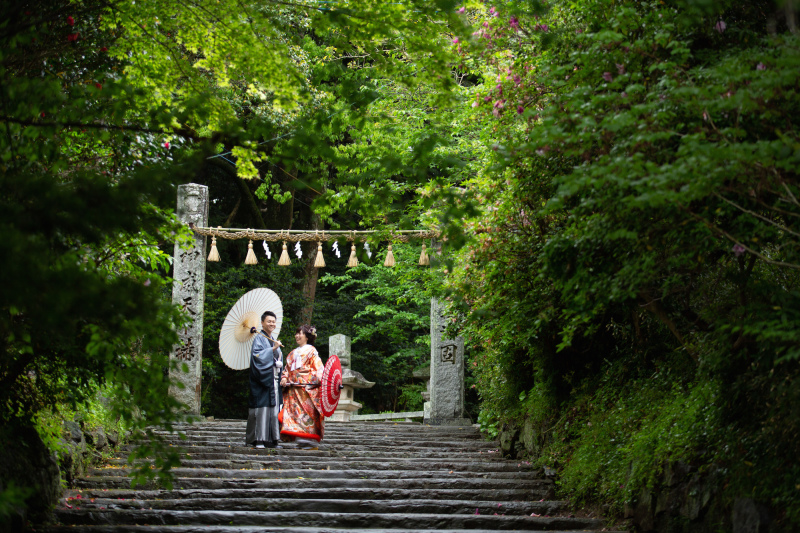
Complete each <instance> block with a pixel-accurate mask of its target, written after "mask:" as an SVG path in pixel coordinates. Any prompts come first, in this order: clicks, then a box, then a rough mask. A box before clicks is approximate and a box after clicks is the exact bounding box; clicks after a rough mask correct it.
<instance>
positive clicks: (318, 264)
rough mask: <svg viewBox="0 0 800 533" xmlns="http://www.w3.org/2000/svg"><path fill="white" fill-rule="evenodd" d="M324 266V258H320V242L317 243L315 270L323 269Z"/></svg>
mask: <svg viewBox="0 0 800 533" xmlns="http://www.w3.org/2000/svg"><path fill="white" fill-rule="evenodd" d="M324 266H325V258H324V257H322V241H320V242H318V243H317V258H316V259H314V267H315V268H323V267H324Z"/></svg>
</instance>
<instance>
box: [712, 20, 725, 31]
mask: <svg viewBox="0 0 800 533" xmlns="http://www.w3.org/2000/svg"><path fill="white" fill-rule="evenodd" d="M727 27H728V26H727V25H726V24H725V21H724V20H719V21H717V23H716V24H714V29H715V30H717V31H718V32H720V33H722V32H724V31H725V28H727Z"/></svg>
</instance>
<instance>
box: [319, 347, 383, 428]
mask: <svg viewBox="0 0 800 533" xmlns="http://www.w3.org/2000/svg"><path fill="white" fill-rule="evenodd" d="M328 353H330V354H333V355H337V356H338V357H339V361H340V362H341V363H342V384H343V385H344V389H342V395H341V396H340V397H339V405H338V406H336V411H334V412H333V414H332V415H331V416H329V417H328V420H331V421H333V422H349V421H350V417H351V416H352V415H355V414H358V410H359V409H361V404H360V403H358V402H357V401H355V399H354V393H355V389H369V388H370V387H372V386H374V385H375V382H374V381H367V380H366V379H364V376H362V375H361V373H360V372H356V371H354V370H353V369H351V368H350V337H348V336H347V335H342V334H341V333H339V334H336V335H333V336H331V337H328Z"/></svg>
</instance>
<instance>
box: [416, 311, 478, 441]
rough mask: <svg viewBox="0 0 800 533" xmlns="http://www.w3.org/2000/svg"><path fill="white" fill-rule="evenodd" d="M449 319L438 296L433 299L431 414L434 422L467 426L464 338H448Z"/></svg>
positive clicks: (429, 419) (468, 422)
mask: <svg viewBox="0 0 800 533" xmlns="http://www.w3.org/2000/svg"><path fill="white" fill-rule="evenodd" d="M446 325H447V319H446V318H445V316H444V314H443V307H442V306H441V305H440V304H439V302H438V301H437V300H436V298H432V299H431V379H430V385H431V387H430V397H431V402H430V403H431V405H430V415H429V416H428V414H427V410H426V418H425V423H427V424H432V425H446V426H450V425H465V424H471V423H472V422H471V421H470V420H469V419H468V418H464V339H463V338H461V337H456V338H455V339H446V338H444V330H445V327H446Z"/></svg>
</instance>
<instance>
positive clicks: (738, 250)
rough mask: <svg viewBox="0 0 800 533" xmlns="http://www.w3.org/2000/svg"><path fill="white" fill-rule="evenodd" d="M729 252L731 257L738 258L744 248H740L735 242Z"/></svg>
mask: <svg viewBox="0 0 800 533" xmlns="http://www.w3.org/2000/svg"><path fill="white" fill-rule="evenodd" d="M731 251H732V252H733V255H735V256H736V257H739V256H740V255H742V254H743V253H744V252H745V248H744V246H742V245H741V244H739V243H738V242H737V243H736V244H734V245H733V248H731Z"/></svg>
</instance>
